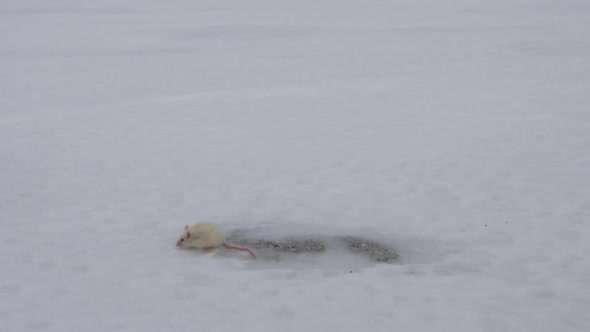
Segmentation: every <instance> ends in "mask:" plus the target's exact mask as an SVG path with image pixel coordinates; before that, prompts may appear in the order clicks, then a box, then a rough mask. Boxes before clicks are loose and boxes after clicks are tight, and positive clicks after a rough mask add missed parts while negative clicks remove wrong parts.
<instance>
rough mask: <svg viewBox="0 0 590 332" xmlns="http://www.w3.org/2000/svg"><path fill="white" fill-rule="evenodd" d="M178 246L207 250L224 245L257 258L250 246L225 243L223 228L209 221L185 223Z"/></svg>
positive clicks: (177, 242)
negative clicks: (243, 246)
mask: <svg viewBox="0 0 590 332" xmlns="http://www.w3.org/2000/svg"><path fill="white" fill-rule="evenodd" d="M176 246H177V247H182V248H197V249H202V250H205V251H208V250H211V249H214V248H219V247H224V248H226V249H235V250H241V251H247V252H248V253H249V254H250V255H252V257H253V258H256V255H254V253H253V252H252V250H250V249H248V248H242V247H238V246H234V245H231V244H227V243H225V235H224V234H223V231H222V230H221V228H220V227H219V226H217V225H215V224H213V223H207V222H203V223H198V224H194V225H192V226H190V227H189V225H185V226H184V231H183V232H182V234H181V235H180V238H178V241H176Z"/></svg>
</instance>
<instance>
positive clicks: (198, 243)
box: [176, 222, 225, 249]
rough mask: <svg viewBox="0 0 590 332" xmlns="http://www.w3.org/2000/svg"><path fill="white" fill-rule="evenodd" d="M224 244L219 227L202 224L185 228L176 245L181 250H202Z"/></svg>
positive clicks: (206, 223)
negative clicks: (181, 248)
mask: <svg viewBox="0 0 590 332" xmlns="http://www.w3.org/2000/svg"><path fill="white" fill-rule="evenodd" d="M189 234H190V236H189ZM224 242H225V235H224V234H223V231H222V230H221V228H220V227H219V226H217V225H215V224H213V223H208V222H203V223H198V224H194V225H192V226H190V227H188V228H185V230H184V232H182V234H181V235H180V238H178V241H177V242H176V245H177V246H179V247H183V248H200V249H203V248H217V247H221V246H222V245H223V243H224Z"/></svg>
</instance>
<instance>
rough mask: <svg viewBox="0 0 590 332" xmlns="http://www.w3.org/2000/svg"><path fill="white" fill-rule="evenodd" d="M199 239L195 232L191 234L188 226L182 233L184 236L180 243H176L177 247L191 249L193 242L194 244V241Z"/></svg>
mask: <svg viewBox="0 0 590 332" xmlns="http://www.w3.org/2000/svg"><path fill="white" fill-rule="evenodd" d="M198 239H199V237H198V236H197V234H194V233H193V232H191V230H190V228H189V227H188V225H184V231H183V232H182V234H181V235H180V237H179V238H178V241H176V246H177V247H189V246H190V243H191V242H193V241H194V240H198Z"/></svg>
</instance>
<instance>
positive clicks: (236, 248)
mask: <svg viewBox="0 0 590 332" xmlns="http://www.w3.org/2000/svg"><path fill="white" fill-rule="evenodd" d="M223 247H224V248H227V249H235V250H241V251H247V252H249V253H250V255H252V257H253V258H254V259H256V255H254V253H253V252H252V250H250V249H248V248H242V247H238V246H233V245H231V244H227V243H224V244H223Z"/></svg>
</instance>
